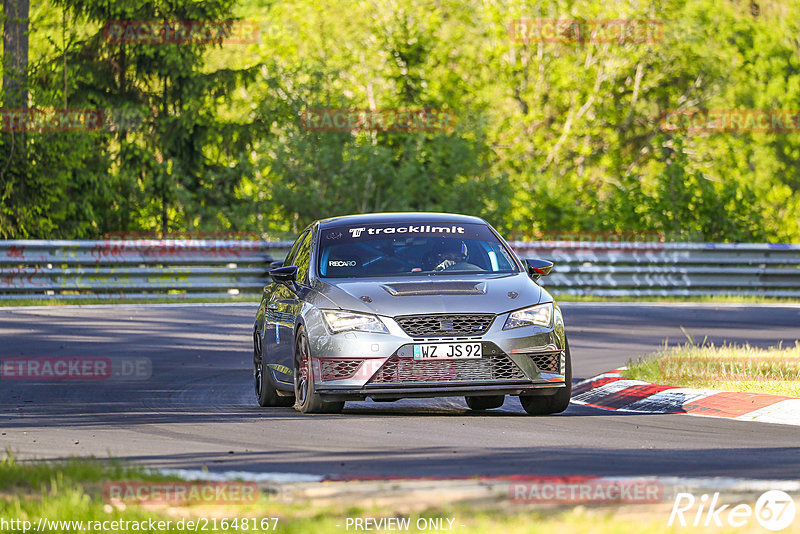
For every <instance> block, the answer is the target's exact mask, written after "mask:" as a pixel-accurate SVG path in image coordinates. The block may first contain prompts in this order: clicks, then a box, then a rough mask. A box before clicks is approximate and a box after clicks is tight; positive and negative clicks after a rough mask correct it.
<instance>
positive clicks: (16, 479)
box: [0, 450, 177, 492]
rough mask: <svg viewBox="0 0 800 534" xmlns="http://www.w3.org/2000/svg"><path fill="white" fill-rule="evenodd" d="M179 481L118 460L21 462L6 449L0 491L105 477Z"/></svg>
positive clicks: (0, 461) (1, 461) (99, 480)
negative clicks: (54, 462)
mask: <svg viewBox="0 0 800 534" xmlns="http://www.w3.org/2000/svg"><path fill="white" fill-rule="evenodd" d="M109 479H110V480H177V479H176V478H175V477H166V476H164V475H161V474H158V473H156V472H151V471H148V470H145V469H142V468H140V467H132V466H126V465H124V464H122V463H121V462H119V461H116V460H110V461H108V462H100V461H98V460H94V459H89V460H86V459H78V458H74V459H70V460H67V461H64V462H59V463H56V464H53V463H47V462H18V461H17V460H16V458H15V457H14V454H13V453H12V452H11V451H9V450H7V451H6V452H5V453H4V454H3V457H2V459H0V492H6V491H23V492H24V491H28V490H35V491H39V490H42V489H44V488H47V487H48V486H49V485H50V484H52V483H57V484H58V485H68V486H72V485H76V484H92V483H102V482H104V481H106V480H109Z"/></svg>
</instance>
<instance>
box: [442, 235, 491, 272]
mask: <svg viewBox="0 0 800 534" xmlns="http://www.w3.org/2000/svg"><path fill="white" fill-rule="evenodd" d="M436 254H437V256H438V258H437V259H438V261H439V264H438V265H437V266H436V267H434V269H433V270H434V271H444V270H445V269H447V270H453V271H480V270H481V268H480V267H478V266H477V265H473V264H471V263H467V244H466V243H464V242H463V241H462V240H460V239H443V240H442V241H441V242H440V243H439V244H438V246H437V248H436Z"/></svg>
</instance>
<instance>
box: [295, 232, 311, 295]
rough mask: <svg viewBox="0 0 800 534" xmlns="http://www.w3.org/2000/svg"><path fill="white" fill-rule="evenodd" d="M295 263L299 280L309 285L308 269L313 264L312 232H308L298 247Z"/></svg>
mask: <svg viewBox="0 0 800 534" xmlns="http://www.w3.org/2000/svg"><path fill="white" fill-rule="evenodd" d="M293 265H297V281H298V282H300V283H301V284H303V285H308V269H309V266H310V265H311V232H310V231H309V232H306V234H305V235H304V236H303V241H302V242H301V243H300V246H299V247H298V248H297V255H296V256H295V258H294V263H293Z"/></svg>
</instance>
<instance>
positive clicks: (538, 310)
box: [503, 302, 553, 330]
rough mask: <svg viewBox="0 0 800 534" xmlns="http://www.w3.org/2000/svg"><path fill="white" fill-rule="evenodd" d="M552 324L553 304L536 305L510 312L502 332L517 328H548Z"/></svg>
mask: <svg viewBox="0 0 800 534" xmlns="http://www.w3.org/2000/svg"><path fill="white" fill-rule="evenodd" d="M552 322H553V303H552V302H548V303H546V304H537V305H536V306H531V307H530V308H525V309H523V310H517V311H515V312H511V315H509V316H508V319H506V324H505V325H503V330H508V329H510V328H519V327H520V326H531V325H536V326H544V327H549V326H550V325H551V324H552Z"/></svg>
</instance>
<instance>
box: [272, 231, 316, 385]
mask: <svg viewBox="0 0 800 534" xmlns="http://www.w3.org/2000/svg"><path fill="white" fill-rule="evenodd" d="M307 234H308V232H303V233H302V234H300V237H298V238H297V240H296V241H295V242H294V244H293V245H292V248H291V249H289V253H288V254H287V255H286V259H285V260H284V261H283V264H284V265H287V266H288V265H293V263H294V258H295V256H296V255H297V249H298V248H299V247H300V244H301V243H302V242H303V240H304V239H305V237H306V235H307ZM286 300H291V291H290V290H289V289H288V288H287V287H286V286H285V285H283V284H279V283H277V282H272V283H270V284H268V285H266V286H265V287H264V294H263V296H262V306H264V323H263V325H264V326H263V329H262V331H261V338H262V346H263V347H264V356H265V358H266V360H267V364H268V366H269V367H270V368H272V370H273V371H275V373H274V376H275V377H276V378H277V379H278V380H280V381H282V382H289V383H290V382H291V381H292V378H291V369H292V362H291V359H290V360H289V361H288V362H287V361H286V350H285V348H286V346H287V340H286V336H287V334H288V332H290V331H291V329H287V328H286V326H285V323H286V322H287V318H286V317H285V316H284V315H282V312H283V311H285V301H286ZM293 342H294V340H292V343H293ZM290 354H291V353H290ZM290 358H291V356H290Z"/></svg>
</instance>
